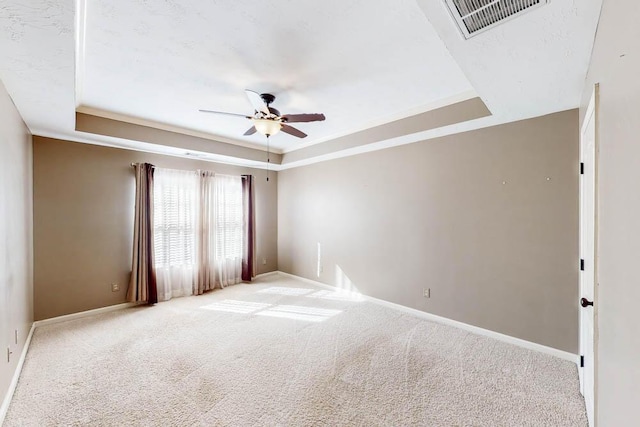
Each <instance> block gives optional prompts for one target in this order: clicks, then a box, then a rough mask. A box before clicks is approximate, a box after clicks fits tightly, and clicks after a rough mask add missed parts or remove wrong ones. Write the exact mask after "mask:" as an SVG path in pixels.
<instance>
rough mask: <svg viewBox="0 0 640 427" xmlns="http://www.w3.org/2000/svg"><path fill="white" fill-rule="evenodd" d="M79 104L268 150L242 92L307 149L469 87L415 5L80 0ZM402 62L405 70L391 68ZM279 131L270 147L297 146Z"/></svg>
mask: <svg viewBox="0 0 640 427" xmlns="http://www.w3.org/2000/svg"><path fill="white" fill-rule="evenodd" d="M86 17H87V18H86V34H85V39H84V40H85V54H84V70H83V78H82V90H81V92H80V93H81V95H80V97H79V99H78V100H77V101H78V103H79V104H81V105H86V106H90V107H93V108H98V109H102V110H106V111H112V112H116V113H120V114H124V115H128V116H137V117H141V118H145V119H149V120H152V121H154V122H160V123H167V124H172V125H175V126H179V127H182V128H186V129H192V130H196V131H200V132H206V133H209V134H213V135H221V136H224V137H226V138H231V139H234V138H235V139H240V140H244V141H250V142H253V143H255V144H264V143H265V141H266V139H265V137H264V136H262V135H260V134H256V135H253V136H250V137H244V136H242V134H243V133H244V131H245V130H247V129H248V128H250V127H251V122H250V121H248V120H246V119H242V118H233V117H228V116H217V115H209V114H203V113H200V112H198V111H197V110H198V109H199V108H204V109H211V110H218V111H229V112H234V113H240V114H249V115H251V114H252V113H253V108H252V107H251V105H250V104H249V103H248V101H247V99H246V96H245V94H244V89H245V88H247V89H252V90H254V91H257V92H260V93H262V92H270V93H273V94H274V95H276V101H275V102H274V104H273V106H274V107H275V108H277V109H279V110H280V112H281V113H305V112H312V113H315V112H322V113H324V114H325V115H326V116H327V120H326V121H325V122H323V123H310V124H307V123H303V124H295V125H294V126H296V127H298V128H299V129H301V130H302V131H304V132H306V133H308V134H309V136H308V137H307V138H306V139H305V140H304V142H308V143H313V142H316V141H319V140H327V139H329V138H330V137H332V136H340V135H344V134H348V133H351V132H353V131H355V130H360V129H362V128H365V127H367V126H368V125H371V124H372V123H376V124H377V123H379V122H382V121H390V120H389V118H391V117H397V116H399V115H406V113H407V112H408V111H415V110H418V109H424V108H425V107H426V106H428V105H429V104H431V103H433V102H435V101H439V100H441V99H445V98H448V97H451V96H455V95H459V94H460V93H463V92H468V91H470V90H472V87H471V85H470V84H469V82H468V81H467V79H466V78H465V77H464V75H463V73H462V71H460V68H459V67H458V65H457V64H456V62H455V61H454V60H453V59H452V58H451V56H450V55H449V53H448V51H447V50H446V48H445V47H444V45H443V44H442V42H441V41H440V38H439V37H438V35H437V33H436V32H435V31H434V29H433V27H432V26H431V25H430V24H429V22H428V21H427V19H426V18H425V16H424V15H423V14H422V13H421V11H420V8H419V7H418V5H417V4H416V3H415V1H414V0H396V1H394V2H388V1H386V0H368V1H351V2H344V1H342V0H329V1H317V0H298V1H295V2H282V1H274V0H271V1H265V0H251V1H243V2H238V1H233V0H228V1H217V2H211V1H201V0H200V1H194V0H191V1H180V2H178V1H166V2H164V1H162V2H160V1H156V2H149V1H141V0H134V1H131V0H115V1H114V0H95V1H91V2H88V3H87V10H86ZM399 64H402V66H398V65H399ZM301 142H302V141H300V140H299V139H298V138H295V137H292V136H290V135H287V134H281V135H277V136H275V137H274V138H272V140H271V143H272V145H273V146H275V147H277V148H280V149H290V148H293V147H298V146H300V143H301Z"/></svg>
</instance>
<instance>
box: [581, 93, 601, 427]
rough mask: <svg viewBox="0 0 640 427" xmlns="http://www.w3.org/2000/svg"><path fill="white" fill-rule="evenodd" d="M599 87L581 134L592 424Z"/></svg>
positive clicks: (584, 326) (585, 348)
mask: <svg viewBox="0 0 640 427" xmlns="http://www.w3.org/2000/svg"><path fill="white" fill-rule="evenodd" d="M596 91H597V86H596V88H595V90H594V92H593V95H592V96H591V101H590V102H589V107H588V108H587V113H586V115H585V118H584V123H583V126H582V130H581V133H580V161H581V166H580V169H581V174H580V295H579V298H580V301H579V304H580V305H579V307H578V308H579V310H580V355H581V358H582V359H581V360H582V364H583V365H584V366H583V367H582V368H580V369H579V373H580V392H581V393H582V395H583V396H584V400H585V404H586V406H587V416H588V418H589V425H591V426H593V425H594V420H593V416H594V388H595V377H594V374H595V370H594V362H595V358H594V344H595V343H594V341H595V336H594V324H595V322H594V319H595V310H596V307H597V302H596V301H594V300H595V296H596V295H595V283H596V282H595V277H596V271H595V268H596V122H597V105H596Z"/></svg>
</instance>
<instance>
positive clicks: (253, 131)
mask: <svg viewBox="0 0 640 427" xmlns="http://www.w3.org/2000/svg"><path fill="white" fill-rule="evenodd" d="M257 131H258V129H256V127H255V126H251V127H250V128H249V129H248V130H247V131H246V132H245V133H244V135H245V136H249V135H253V134H254V133H256V132H257Z"/></svg>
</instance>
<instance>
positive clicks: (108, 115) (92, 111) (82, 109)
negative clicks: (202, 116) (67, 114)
mask: <svg viewBox="0 0 640 427" xmlns="http://www.w3.org/2000/svg"><path fill="white" fill-rule="evenodd" d="M76 112H78V113H84V114H89V115H92V116H97V117H102V118H105V119H110V120H117V121H120V122H125V123H131V124H134V125H139V126H147V127H151V128H154V129H160V130H166V131H168V132H175V133H180V134H182V135H189V136H195V137H197V138H202V139H208V140H210V141H217V142H224V143H226V144H232V145H237V146H239V147H245V148H252V149H254V150H260V151H264V152H265V153H266V152H267V147H266V145H259V144H253V143H251V142H246V141H240V140H237V139H233V138H226V137H224V136H218V135H213V134H210V133H206V132H200V131H196V130H191V129H186V128H181V127H178V126H174V125H170V124H168V123H161V122H154V121H152V120H147V119H142V118H139V117H133V116H127V115H125V114H119V113H114V112H112V111H105V110H101V109H99V108H94V107H88V106H84V105H81V106H79V107H77V108H76ZM269 152H271V153H275V154H282V150H280V149H278V148H273V147H272V148H270V149H269Z"/></svg>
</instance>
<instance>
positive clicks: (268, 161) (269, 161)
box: [267, 135, 271, 182]
mask: <svg viewBox="0 0 640 427" xmlns="http://www.w3.org/2000/svg"><path fill="white" fill-rule="evenodd" d="M269 163H271V159H270V156H269V135H267V182H269Z"/></svg>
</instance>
